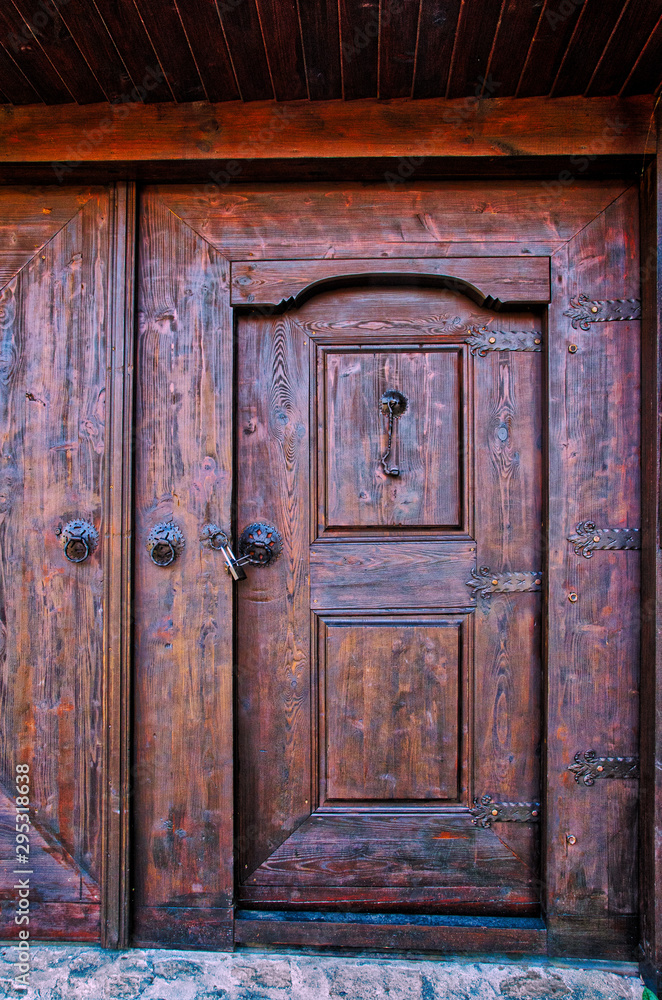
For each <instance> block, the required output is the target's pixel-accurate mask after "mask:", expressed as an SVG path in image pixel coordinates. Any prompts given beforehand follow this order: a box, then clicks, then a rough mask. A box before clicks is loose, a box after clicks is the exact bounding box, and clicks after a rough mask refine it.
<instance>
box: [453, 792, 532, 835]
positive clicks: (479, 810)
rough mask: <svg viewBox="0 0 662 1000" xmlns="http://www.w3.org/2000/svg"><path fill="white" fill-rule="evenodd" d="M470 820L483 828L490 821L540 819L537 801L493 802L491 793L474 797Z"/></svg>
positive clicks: (511, 821)
mask: <svg viewBox="0 0 662 1000" xmlns="http://www.w3.org/2000/svg"><path fill="white" fill-rule="evenodd" d="M470 812H471V815H472V817H473V818H472V820H471V822H472V823H473V825H474V826H482V827H483V828H484V829H487V828H488V827H490V826H492V823H537V822H538V820H539V819H540V803H539V802H493V801H492V796H491V795H481V797H480V798H479V799H474V808H473V809H471V810H470Z"/></svg>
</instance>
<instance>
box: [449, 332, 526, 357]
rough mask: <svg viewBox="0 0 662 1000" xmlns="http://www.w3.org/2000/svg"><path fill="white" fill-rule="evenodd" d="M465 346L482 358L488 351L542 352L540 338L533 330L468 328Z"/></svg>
mask: <svg viewBox="0 0 662 1000" xmlns="http://www.w3.org/2000/svg"><path fill="white" fill-rule="evenodd" d="M467 333H469V334H470V335H471V336H469V337H467V338H466V339H465V341H464V342H465V344H468V345H469V347H470V348H471V353H472V354H474V355H475V354H477V355H478V357H479V358H484V357H485V355H486V354H487V352H488V351H542V338H541V336H540V334H539V333H537V332H536V331H535V330H490V329H488V327H486V326H470V327H469V329H468V331H467Z"/></svg>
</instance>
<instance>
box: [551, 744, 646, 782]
mask: <svg viewBox="0 0 662 1000" xmlns="http://www.w3.org/2000/svg"><path fill="white" fill-rule="evenodd" d="M568 770H569V771H572V772H573V773H574V775H575V781H576V782H577V784H579V783H580V779H581V780H582V781H583V782H584V784H585V785H592V784H594V783H595V779H596V778H638V777H639V758H638V757H598V755H597V754H596V752H595V750H585V751H584V753H581V751H580V752H579V753H576V754H575V763H574V764H570V765H569V766H568Z"/></svg>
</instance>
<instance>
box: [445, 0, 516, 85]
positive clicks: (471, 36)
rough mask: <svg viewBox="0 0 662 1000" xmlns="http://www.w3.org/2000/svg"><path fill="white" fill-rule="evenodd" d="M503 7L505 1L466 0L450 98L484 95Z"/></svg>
mask: <svg viewBox="0 0 662 1000" xmlns="http://www.w3.org/2000/svg"><path fill="white" fill-rule="evenodd" d="M502 5H503V0H464V2H463V4H462V10H461V12H460V20H459V24H458V26H457V34H456V38H455V48H454V51H453V63H452V66H451V72H450V78H449V80H448V90H447V92H446V96H447V97H449V98H453V97H467V96H473V97H477V96H479V95H480V93H481V92H482V89H483V86H484V81H485V79H486V75H487V64H488V62H489V59H490V52H491V51H492V43H493V41H494V36H495V34H496V30H497V25H498V23H499V15H500V14H501V7H502Z"/></svg>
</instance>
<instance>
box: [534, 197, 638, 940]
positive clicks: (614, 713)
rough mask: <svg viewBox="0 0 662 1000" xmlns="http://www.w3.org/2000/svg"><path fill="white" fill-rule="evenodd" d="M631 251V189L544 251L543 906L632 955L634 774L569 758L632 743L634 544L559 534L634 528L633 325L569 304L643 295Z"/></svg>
mask: <svg viewBox="0 0 662 1000" xmlns="http://www.w3.org/2000/svg"><path fill="white" fill-rule="evenodd" d="M638 262H639V245H638V205H637V191H636V189H635V188H630V189H629V190H628V191H626V192H624V194H623V195H622V196H621V197H620V198H619V199H618V200H617V201H616V202H614V203H613V204H612V205H610V206H609V207H608V208H607V209H606V210H605V211H604V212H603V213H601V214H600V215H599V216H598V217H597V218H596V219H594V220H593V222H592V223H591V224H590V225H589V226H587V227H586V228H585V229H583V230H582V231H581V232H580V233H579V234H578V235H577V236H576V237H575V239H574V240H571V241H570V243H569V244H568V245H567V246H566V247H565V248H564V249H563V250H562V251H558V252H557V253H556V254H555V256H554V257H553V258H552V303H551V306H550V329H549V366H548V380H549V416H548V420H549V440H548V455H549V472H548V474H549V510H548V528H547V530H548V546H549V549H548V553H549V554H548V560H549V566H548V568H549V576H548V579H549V586H548V598H547V623H546V636H547V651H548V663H547V670H548V676H547V720H548V732H547V740H548V746H547V782H546V789H547V802H546V815H547V870H546V875H547V893H546V908H547V919H548V930H549V935H550V937H549V940H550V947H551V950H552V952H553V953H555V954H559V953H563V954H569V953H570V954H587V950H588V949H591V951H592V953H593V954H594V955H595V957H608V956H611V957H615V956H617V955H619V956H621V957H632V954H633V947H634V940H633V936H632V935H633V933H634V934H636V921H637V917H636V913H637V898H636V896H637V894H636V876H635V872H636V867H635V866H636V850H637V845H636V836H635V831H636V826H637V798H638V787H637V783H636V782H635V781H631V780H630V781H624V780H610V781H604V780H602V781H600V780H598V781H596V782H595V785H594V786H593V787H586V786H584V785H583V784H578V783H577V782H576V781H575V778H574V775H573V773H572V772H571V771H569V770H568V767H569V765H570V764H572V762H573V757H574V754H575V753H576V752H578V751H580V752H583V751H586V750H595V751H596V752H597V753H602V754H607V755H616V756H627V755H630V754H636V753H637V750H638V742H639V732H638V728H639V727H638V712H639V704H638V701H639V699H638V687H639V554H638V553H637V552H636V551H612V552H608V551H604V552H596V553H594V555H593V557H592V558H591V559H585V558H583V557H582V556H578V555H576V554H575V552H574V550H573V546H572V544H571V543H570V542H569V541H568V538H567V536H568V535H569V534H570V533H571V532H573V531H574V530H575V527H576V525H577V523H578V522H579V521H583V520H591V521H594V522H595V523H596V524H597V525H599V526H609V527H626V526H632V527H639V525H640V515H641V511H640V499H639V496H640V473H639V399H640V396H639V391H640V390H639V380H640V354H639V323H638V322H623V321H619V322H611V323H592V324H590V330H589V332H584V331H582V330H575V329H573V328H572V326H571V324H570V319H569V318H568V317H567V316H566V315H565V311H566V310H567V309H568V308H569V306H570V299H571V298H573V297H575V296H576V295H578V294H579V293H581V292H583V293H585V294H587V295H588V297H589V298H591V299H616V298H618V299H620V298H630V297H636V296H638V294H639V274H638ZM573 344H574V345H576V347H577V350H576V351H574V350H573V351H572V352H571V351H569V346H570V345H573ZM575 594H576V595H577V597H576V599H575V598H574V597H573V596H572V595H575ZM568 838H571V839H570V840H568ZM572 838H574V839H572ZM624 873H627V874H626V875H625V876H624ZM624 883H625V884H624ZM623 918H624V919H623Z"/></svg>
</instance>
